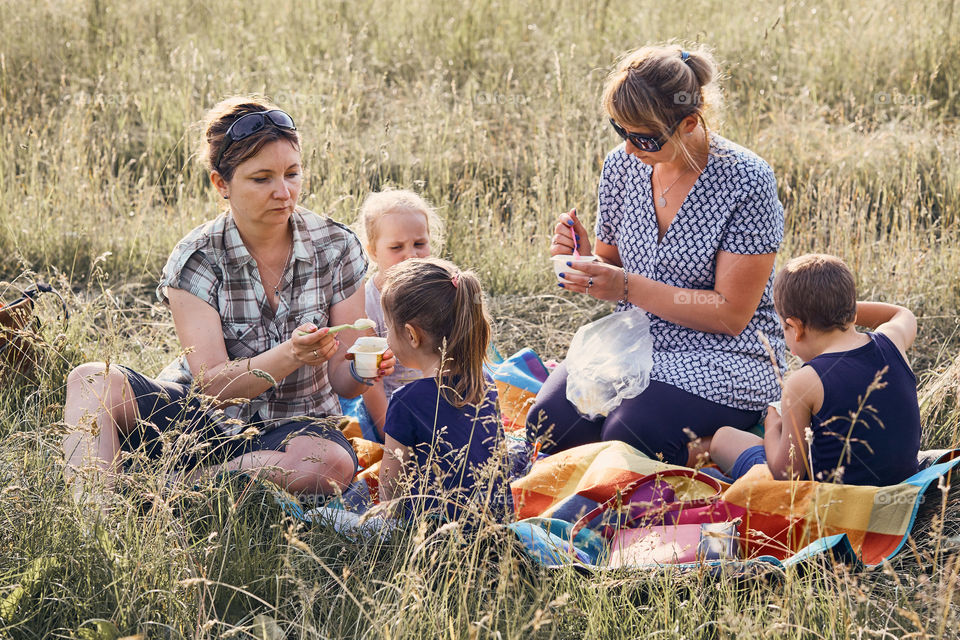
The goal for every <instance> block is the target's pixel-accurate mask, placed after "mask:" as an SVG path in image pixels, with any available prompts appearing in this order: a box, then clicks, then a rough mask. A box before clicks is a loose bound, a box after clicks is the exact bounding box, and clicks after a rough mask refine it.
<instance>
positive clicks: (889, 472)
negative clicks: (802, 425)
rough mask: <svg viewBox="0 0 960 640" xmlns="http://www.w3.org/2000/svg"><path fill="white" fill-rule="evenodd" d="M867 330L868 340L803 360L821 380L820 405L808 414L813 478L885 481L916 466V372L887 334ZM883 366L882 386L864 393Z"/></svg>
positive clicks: (906, 474) (896, 479) (892, 481)
mask: <svg viewBox="0 0 960 640" xmlns="http://www.w3.org/2000/svg"><path fill="white" fill-rule="evenodd" d="M867 335H868V336H870V342H869V343H867V344H865V345H863V346H862V347H857V348H856V349H851V350H850V351H841V352H837V353H824V354H821V355H819V356H817V357H816V358H814V359H812V360H810V362H808V363H807V364H806V365H804V366H809V367H812V368H813V370H814V371H816V372H817V375H818V376H820V382H822V383H823V406H822V407H821V408H820V411H818V412H817V413H816V414H815V415H813V416H812V417H811V420H810V427H811V428H812V429H813V443H812V444H811V446H810V464H811V468H812V470H813V479H814V480H822V481H827V482H830V481H833V482H842V483H843V484H859V485H876V486H886V485H891V484H897V483H899V482H902V481H903V480H905V479H907V478H909V477H910V476H912V475H913V474H915V473H916V472H917V452H918V451H919V450H920V407H919V404H918V402H917V378H916V376H915V375H914V374H913V371H912V370H911V369H910V365H908V364H907V361H906V360H904V358H903V354H901V353H900V350H899V349H897V346H896V345H895V344H893V342H892V341H891V340H890V338H888V337H887V336H885V335H883V334H882V333H868V334H867ZM884 368H886V371H884V372H883V374H882V376H881V378H880V382H881V384H882V385H883V386H882V388H879V389H874V390H872V391H870V393H869V394H867V388H868V387H869V386H870V384H871V383H872V382H873V381H874V378H875V377H876V376H877V374H878V373H879V372H881V371H883V370H884ZM865 396H866V397H865ZM861 404H862V405H863V406H862V407H861ZM838 469H841V471H840V472H839V473H838V472H837V470H838Z"/></svg>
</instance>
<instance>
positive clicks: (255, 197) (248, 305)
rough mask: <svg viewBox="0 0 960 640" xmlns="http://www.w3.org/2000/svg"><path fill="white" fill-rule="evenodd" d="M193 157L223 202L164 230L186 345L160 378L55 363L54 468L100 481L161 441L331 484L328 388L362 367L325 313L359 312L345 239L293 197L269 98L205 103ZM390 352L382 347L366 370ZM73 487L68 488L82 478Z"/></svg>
mask: <svg viewBox="0 0 960 640" xmlns="http://www.w3.org/2000/svg"><path fill="white" fill-rule="evenodd" d="M201 157H202V158H203V160H204V161H205V163H206V166H207V168H208V170H209V171H210V180H211V182H212V183H213V185H214V187H215V188H216V189H217V191H218V192H219V193H220V195H221V196H222V197H223V198H224V200H225V202H226V203H227V204H229V209H228V210H227V211H226V212H224V213H222V214H221V215H220V216H218V217H217V218H215V219H213V220H210V221H208V222H206V223H204V224H202V225H200V226H199V227H197V228H196V229H194V230H193V231H191V232H190V233H189V234H187V236H186V237H185V238H183V240H181V241H180V242H179V243H178V244H177V246H176V248H174V250H173V253H172V254H171V256H170V258H169V260H168V261H167V264H166V266H165V267H164V270H163V275H162V277H161V280H160V286H159V287H158V289H157V295H158V296H159V298H160V300H161V301H163V302H164V303H165V304H167V305H169V307H170V310H171V312H172V314H173V320H174V325H175V326H176V330H177V336H178V337H179V338H180V344H181V345H182V346H183V350H184V354H185V355H184V356H181V358H180V359H179V360H178V362H176V363H173V364H172V365H171V366H169V367H167V368H166V369H165V370H164V372H163V373H161V376H160V378H159V379H150V378H147V377H145V376H143V375H141V374H139V373H137V372H135V371H132V370H131V369H128V368H126V367H122V366H117V365H109V366H107V365H105V364H104V363H87V364H84V365H81V366H79V367H77V368H76V369H74V370H73V371H72V372H71V373H70V376H69V377H68V379H67V400H66V404H65V409H64V420H65V422H66V423H67V425H68V426H69V428H70V430H71V432H70V433H69V434H68V436H67V437H66V438H65V440H64V452H65V455H66V458H67V475H68V477H69V478H71V479H73V478H74V476H75V475H76V473H77V472H78V471H79V470H80V469H81V468H82V467H83V466H84V465H92V467H93V468H94V469H95V470H97V471H99V472H100V473H97V474H96V476H97V477H98V478H100V479H102V480H103V483H104V484H105V485H106V486H110V485H111V483H112V474H113V472H114V471H115V467H116V465H117V458H118V453H119V452H120V451H121V450H128V451H137V450H140V451H142V452H143V453H145V454H146V455H147V456H148V457H150V458H159V457H160V454H161V453H163V452H164V449H165V448H170V447H172V451H168V452H166V453H165V458H164V459H165V460H167V461H172V463H173V465H174V466H177V467H185V468H194V467H196V466H198V465H199V464H201V463H203V464H210V463H222V464H223V465H225V468H227V469H254V468H255V469H260V470H261V471H262V473H263V474H264V475H265V476H266V477H268V478H270V479H271V480H273V481H275V482H277V483H278V484H280V485H281V486H284V487H285V488H287V489H289V490H291V491H300V492H307V493H329V492H331V491H334V490H336V489H342V488H344V487H346V486H347V485H348V484H349V483H350V481H351V480H352V478H353V476H354V473H355V471H356V467H357V459H356V456H355V454H354V452H353V449H352V448H351V447H350V444H349V443H348V442H347V440H346V439H345V438H344V436H343V434H342V433H340V431H339V430H338V429H337V428H336V426H335V422H336V421H329V420H327V421H325V420H322V419H321V418H323V417H325V416H332V415H338V414H339V413H340V407H339V404H338V401H337V394H340V395H341V396H345V397H355V396H356V395H358V394H359V393H361V392H362V391H363V390H365V389H367V388H368V385H369V384H371V381H370V380H365V379H363V378H361V377H359V376H358V375H357V373H356V369H354V368H353V363H352V362H351V361H347V360H346V359H345V354H346V348H347V347H348V346H349V345H350V344H352V342H353V341H354V340H355V339H356V337H357V335H358V334H357V333H356V332H350V331H343V332H341V333H339V334H337V335H336V336H334V335H328V332H327V331H328V330H327V327H328V326H332V325H336V324H346V323H352V322H354V321H355V320H356V319H358V318H359V317H361V316H362V315H363V307H364V291H363V277H364V274H365V273H366V268H367V262H366V258H365V257H364V255H363V250H362V249H361V245H360V242H359V241H358V239H357V238H356V236H355V235H354V234H353V233H352V232H351V231H350V230H349V229H348V228H346V227H344V226H342V225H340V224H338V223H336V222H334V221H332V220H330V219H329V218H326V217H322V216H318V215H316V214H314V213H311V212H310V211H307V210H306V209H303V208H300V207H298V206H297V198H298V196H299V193H300V186H301V166H300V139H299V136H298V134H297V131H296V127H295V125H294V122H293V119H292V118H291V117H290V116H289V115H287V114H286V113H284V112H283V111H281V110H279V109H277V108H276V107H275V106H274V105H271V104H268V103H266V102H264V101H260V100H256V99H248V98H231V99H228V100H225V101H223V102H221V103H220V104H218V105H217V106H216V107H214V108H213V109H212V110H211V111H210V112H209V113H208V114H207V120H206V126H205V128H204V135H203V140H202V150H201ZM393 365H394V358H393V355H392V353H390V352H389V351H388V352H387V354H385V359H384V361H383V365H382V366H381V370H380V373H381V374H382V375H389V374H390V373H391V372H392V371H393ZM171 432H181V433H184V434H186V435H187V436H189V437H186V438H184V437H181V438H179V439H177V438H171V437H164V436H165V433H166V435H167V436H169V434H170V433H171ZM164 443H166V445H165V444H164ZM201 451H202V453H203V455H202V456H201V455H200V453H201ZM73 490H74V493H75V495H76V496H77V497H78V498H80V497H82V496H83V492H84V486H83V483H81V482H74V483H73Z"/></svg>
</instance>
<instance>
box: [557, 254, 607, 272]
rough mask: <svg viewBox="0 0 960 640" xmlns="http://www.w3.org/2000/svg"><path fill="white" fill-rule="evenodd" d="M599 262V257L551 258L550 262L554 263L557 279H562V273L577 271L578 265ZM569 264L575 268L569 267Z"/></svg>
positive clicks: (564, 256)
mask: <svg viewBox="0 0 960 640" xmlns="http://www.w3.org/2000/svg"><path fill="white" fill-rule="evenodd" d="M598 260H599V258H597V256H580V257H579V258H574V257H573V256H572V255H562V256H551V257H550V261H551V262H553V272H554V273H555V274H557V278H560V274H561V273H569V272H570V271H576V270H577V265H578V264H585V263H589V262H597V261H598ZM568 262H570V263H572V264H573V266H572V267H568V266H567V263H568Z"/></svg>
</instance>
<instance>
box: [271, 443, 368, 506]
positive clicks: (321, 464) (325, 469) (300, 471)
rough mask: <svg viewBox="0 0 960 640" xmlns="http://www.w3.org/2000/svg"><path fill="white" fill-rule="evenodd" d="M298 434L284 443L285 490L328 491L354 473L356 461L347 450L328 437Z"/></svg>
mask: <svg viewBox="0 0 960 640" xmlns="http://www.w3.org/2000/svg"><path fill="white" fill-rule="evenodd" d="M317 442H318V439H317V438H315V437H312V436H298V437H297V438H293V439H292V440H291V441H290V442H289V443H288V445H287V453H288V458H290V457H292V460H291V461H290V462H291V465H290V466H291V468H290V469H288V471H289V472H290V473H289V474H288V476H287V477H288V478H289V480H288V482H287V487H286V488H287V489H288V490H289V491H295V492H305V493H332V492H334V491H338V490H343V489H345V488H347V487H348V486H349V485H350V483H351V482H353V477H354V476H355V475H356V473H357V463H356V461H355V460H354V458H353V456H351V455H350V454H349V453H347V450H346V449H344V448H343V447H341V446H340V445H338V444H336V443H334V442H331V441H330V440H320V442H321V443H322V444H321V445H320V446H319V447H318V446H317Z"/></svg>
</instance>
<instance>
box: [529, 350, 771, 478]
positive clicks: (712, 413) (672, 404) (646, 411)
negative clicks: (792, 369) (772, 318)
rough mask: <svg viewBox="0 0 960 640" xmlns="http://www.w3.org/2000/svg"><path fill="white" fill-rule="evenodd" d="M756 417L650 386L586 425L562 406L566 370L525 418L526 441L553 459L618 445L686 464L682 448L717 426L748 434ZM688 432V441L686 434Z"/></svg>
mask: <svg viewBox="0 0 960 640" xmlns="http://www.w3.org/2000/svg"><path fill="white" fill-rule="evenodd" d="M761 414H762V412H761V411H741V410H740V409H733V408H732V407H727V406H724V405H722V404H718V403H716V402H711V401H710V400H705V399H703V398H701V397H700V396H697V395H694V394H692V393H688V392H687V391H683V390H682V389H678V388H677V387H674V386H673V385H669V384H666V383H663V382H657V381H656V380H651V381H650V386H648V387H647V388H646V389H645V390H644V391H643V393H641V394H640V395H638V396H637V397H635V398H629V399H627V400H624V401H623V402H621V403H620V406H619V407H617V408H616V409H614V410H613V411H611V412H610V414H609V415H608V416H607V417H606V418H598V419H597V420H587V419H586V418H584V417H583V416H581V415H580V414H579V413H577V410H576V408H575V407H574V406H573V404H572V403H571V402H570V401H569V400H567V367H566V363H561V364H560V366H558V367H557V368H556V370H555V371H554V372H553V373H551V374H550V377H549V378H548V379H547V381H546V382H545V383H543V388H541V389H540V393H538V394H537V399H536V401H535V402H534V403H533V406H532V407H531V408H530V413H528V414H527V432H528V433H529V434H530V438H531V439H535V438H538V437H539V438H541V443H542V444H541V449H540V450H541V451H543V452H545V453H553V452H555V451H563V450H564V449H570V448H571V447H576V446H579V445H581V444H589V443H591V442H600V441H607V440H620V441H622V442H626V443H627V444H629V445H631V446H633V447H635V448H637V449H639V450H640V451H642V452H644V453H645V454H647V455H648V456H650V457H652V458H659V457H660V456H661V455H662V456H663V460H664V461H665V462H669V463H671V464H679V465H685V464H687V457H688V454H687V444H688V443H689V442H690V441H691V440H692V439H694V438H696V437H701V438H702V437H706V436H712V435H713V434H714V433H716V431H717V429H719V428H720V427H723V426H730V427H736V428H738V429H749V428H750V427H752V426H754V425H755V424H757V422H759V421H760V416H761ZM688 431H689V432H691V433H690V434H689V435H688V433H687V432H688Z"/></svg>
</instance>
